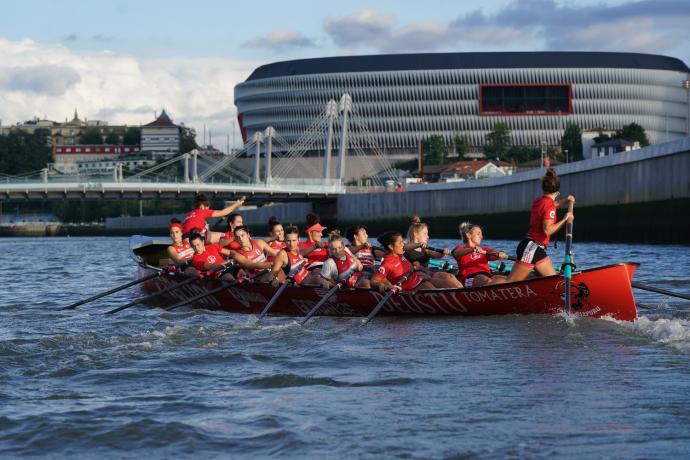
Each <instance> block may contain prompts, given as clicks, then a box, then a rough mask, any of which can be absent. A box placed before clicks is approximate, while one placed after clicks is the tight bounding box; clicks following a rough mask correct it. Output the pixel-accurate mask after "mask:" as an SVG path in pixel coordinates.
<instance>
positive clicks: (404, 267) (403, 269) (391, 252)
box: [371, 232, 462, 292]
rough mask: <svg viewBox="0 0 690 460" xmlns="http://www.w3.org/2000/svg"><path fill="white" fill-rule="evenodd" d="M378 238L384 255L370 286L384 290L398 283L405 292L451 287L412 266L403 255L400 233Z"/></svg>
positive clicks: (403, 249)
mask: <svg viewBox="0 0 690 460" xmlns="http://www.w3.org/2000/svg"><path fill="white" fill-rule="evenodd" d="M378 240H379V243H381V246H383V247H384V248H385V249H386V255H385V256H384V257H383V261H382V262H381V266H380V267H379V269H378V271H377V272H376V275H374V277H373V278H372V279H371V285H372V287H375V288H378V289H379V290H380V291H385V290H387V289H391V288H392V287H393V286H397V285H400V289H401V290H402V291H406V292H414V291H417V290H420V289H437V288H447V287H451V286H448V285H447V283H446V282H445V281H444V280H442V279H440V278H435V279H434V278H429V277H428V276H426V275H425V274H422V272H419V271H417V270H416V269H415V268H414V266H413V265H412V263H410V261H408V260H407V259H406V258H405V256H404V253H405V242H404V241H403V237H402V235H401V234H400V233H398V232H386V233H384V234H383V235H381V236H379V237H378ZM417 265H419V264H417ZM455 283H457V284H459V285H460V286H459V287H462V284H460V282H459V281H457V280H455Z"/></svg>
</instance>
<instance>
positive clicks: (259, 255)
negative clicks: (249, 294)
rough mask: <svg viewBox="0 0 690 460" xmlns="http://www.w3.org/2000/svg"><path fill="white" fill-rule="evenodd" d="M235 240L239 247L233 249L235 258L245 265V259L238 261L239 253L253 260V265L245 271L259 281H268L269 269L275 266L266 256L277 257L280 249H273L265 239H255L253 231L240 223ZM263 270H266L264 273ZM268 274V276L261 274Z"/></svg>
mask: <svg viewBox="0 0 690 460" xmlns="http://www.w3.org/2000/svg"><path fill="white" fill-rule="evenodd" d="M235 241H236V242H237V247H236V248H235V249H233V251H234V253H233V258H234V259H235V261H236V262H238V263H239V264H240V265H244V264H243V263H242V262H243V261H238V260H237V259H238V254H239V255H240V256H242V257H243V258H246V259H247V261H249V262H251V264H252V266H251V267H247V268H246V269H245V271H246V272H247V274H248V275H249V276H250V277H251V278H257V276H258V279H257V281H268V280H270V276H268V272H267V271H266V270H268V269H269V268H271V267H272V266H273V264H272V263H270V262H268V260H267V259H266V256H271V257H275V256H276V254H277V253H278V251H276V250H275V249H273V248H272V247H270V246H269V245H268V243H266V242H265V241H264V240H254V239H252V238H251V233H250V232H249V229H248V228H247V227H246V226H244V225H240V226H239V227H235ZM240 260H241V258H240ZM261 270H264V272H263V273H262V272H261ZM261 275H266V276H261Z"/></svg>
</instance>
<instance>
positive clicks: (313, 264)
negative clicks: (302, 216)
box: [299, 212, 328, 279]
mask: <svg viewBox="0 0 690 460" xmlns="http://www.w3.org/2000/svg"><path fill="white" fill-rule="evenodd" d="M320 221H321V218H320V217H319V215H318V214H314V213H311V212H310V213H309V214H307V229H306V230H305V233H306V234H307V241H303V242H301V243H300V244H299V247H300V249H301V251H302V255H303V256H304V257H306V258H307V269H308V270H309V271H312V272H317V273H316V274H317V275H318V271H319V270H321V266H322V265H323V263H324V262H325V261H326V259H328V249H326V246H328V243H326V244H324V243H322V242H321V237H322V236H323V231H324V230H326V227H324V226H323V225H321V223H320ZM317 279H318V278H317Z"/></svg>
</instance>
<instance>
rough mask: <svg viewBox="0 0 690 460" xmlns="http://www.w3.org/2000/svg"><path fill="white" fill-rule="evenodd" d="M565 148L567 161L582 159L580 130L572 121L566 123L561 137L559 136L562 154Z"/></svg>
mask: <svg viewBox="0 0 690 460" xmlns="http://www.w3.org/2000/svg"><path fill="white" fill-rule="evenodd" d="M566 150H567V151H568V161H580V160H582V158H583V157H582V131H581V130H580V127H579V126H577V125H576V124H574V123H568V126H567V127H566V128H565V131H564V132H563V137H561V151H562V152H563V154H564V155H565V151H566Z"/></svg>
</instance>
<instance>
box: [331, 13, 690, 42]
mask: <svg viewBox="0 0 690 460" xmlns="http://www.w3.org/2000/svg"><path fill="white" fill-rule="evenodd" d="M685 3H686V2H684V1H677V0H643V1H637V2H632V3H623V4H617V5H606V4H597V5H591V6H590V5H584V6H570V4H568V3H559V2H557V1H556V0H515V1H513V2H511V3H508V4H507V5H506V6H504V7H503V8H502V9H501V10H498V11H496V12H494V13H491V14H487V13H485V12H484V11H483V10H482V9H476V10H473V11H469V12H467V13H464V14H461V15H459V16H457V17H456V18H455V19H453V20H450V21H448V22H447V23H444V22H438V21H436V22H433V21H426V22H413V23H408V24H402V25H400V24H397V22H396V18H395V16H393V15H392V14H390V13H386V12H382V11H376V10H362V11H360V12H359V13H355V14H352V15H347V16H341V17H338V18H326V20H325V21H324V24H323V28H324V30H325V32H326V33H327V35H328V36H329V37H330V38H331V40H332V41H333V43H334V44H335V45H337V46H338V47H340V48H341V49H343V50H344V51H345V52H347V53H349V52H351V51H352V50H353V49H358V48H366V49H371V50H375V51H384V52H414V51H454V50H458V49H463V48H465V49H467V48H470V49H499V50H506V49H526V50H533V49H546V50H591V51H599V50H600V51H614V50H615V51H632V52H650V53H664V52H668V51H669V50H672V49H682V48H687V42H688V40H690V28H688V27H687V24H688V23H689V22H690V9H688V8H686V7H685V6H686V4H685Z"/></svg>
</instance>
